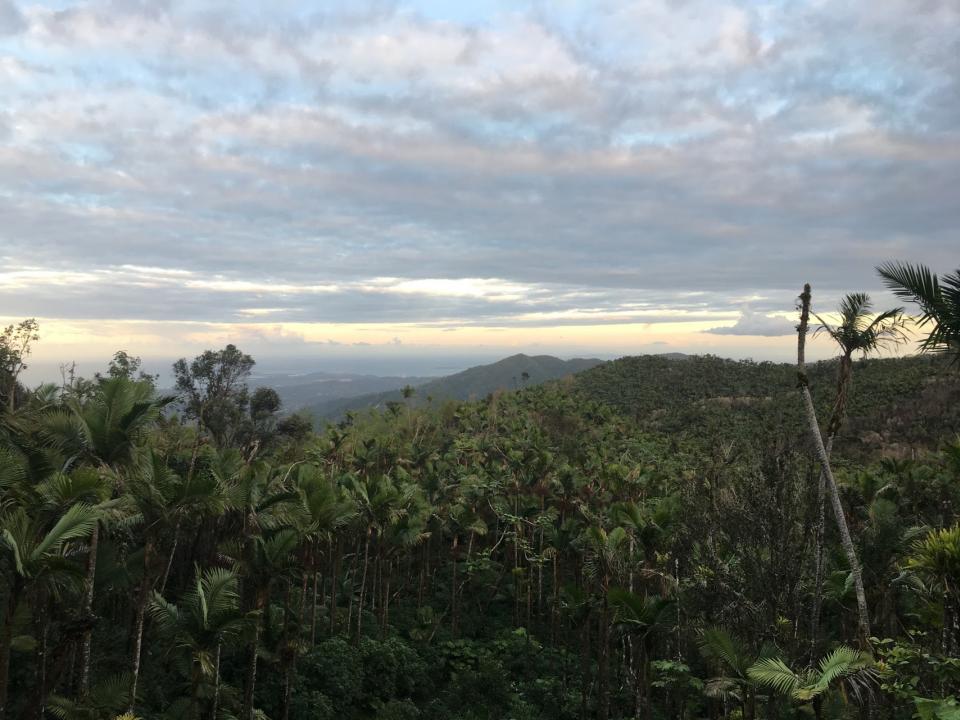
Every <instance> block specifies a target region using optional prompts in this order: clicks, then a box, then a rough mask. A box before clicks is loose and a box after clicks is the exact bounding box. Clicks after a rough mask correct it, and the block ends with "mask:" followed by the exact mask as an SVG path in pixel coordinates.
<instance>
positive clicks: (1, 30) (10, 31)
mask: <svg viewBox="0 0 960 720" xmlns="http://www.w3.org/2000/svg"><path fill="white" fill-rule="evenodd" d="M26 27H27V23H26V20H24V17H23V14H22V13H21V12H20V10H18V9H17V6H16V5H15V4H14V3H13V2H11V0H0V37H3V36H4V35H16V34H17V33H20V32H22V31H23V30H25V29H26Z"/></svg>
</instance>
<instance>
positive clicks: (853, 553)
mask: <svg viewBox="0 0 960 720" xmlns="http://www.w3.org/2000/svg"><path fill="white" fill-rule="evenodd" d="M800 302H801V309H800V325H798V326H797V337H798V341H797V385H798V387H799V388H800V395H801V397H802V398H803V405H804V408H805V410H806V413H807V424H808V426H809V427H808V429H809V431H810V436H811V438H812V439H813V443H814V449H815V450H816V453H817V459H818V460H819V461H820V467H821V469H822V471H823V474H824V477H825V478H826V481H827V490H828V491H829V493H830V503H831V505H833V513H834V516H835V517H836V521H837V529H838V530H839V531H840V544H841V545H842V546H843V551H844V553H846V556H847V562H848V564H849V565H850V574H851V575H852V576H853V586H854V590H855V591H856V595H857V615H858V635H859V638H858V639H859V641H860V646H861V647H862V648H864V649H869V648H870V616H869V612H868V610H867V596H866V594H865V593H864V590H863V575H862V573H861V571H860V562H859V560H858V559H857V550H856V547H855V546H854V544H853V540H852V539H851V537H850V529H849V528H848V527H847V519H846V516H845V515H844V511H843V504H842V503H841V502H840V493H839V491H838V490H837V483H836V480H835V479H834V477H833V470H832V469H831V467H830V457H829V456H828V454H827V449H826V447H825V446H824V444H823V436H822V435H821V434H820V425H819V423H818V422H817V411H816V408H815V407H814V406H813V398H812V397H811V396H810V387H809V382H808V380H807V373H806V363H805V359H804V348H805V343H806V337H807V325H808V323H809V321H810V285H804V287H803V294H801V295H800Z"/></svg>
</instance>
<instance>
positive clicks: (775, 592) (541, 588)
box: [0, 324, 960, 720]
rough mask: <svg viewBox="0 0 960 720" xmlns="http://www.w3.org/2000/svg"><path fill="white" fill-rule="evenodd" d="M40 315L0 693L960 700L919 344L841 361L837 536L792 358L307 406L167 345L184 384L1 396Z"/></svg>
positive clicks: (685, 707)
mask: <svg viewBox="0 0 960 720" xmlns="http://www.w3.org/2000/svg"><path fill="white" fill-rule="evenodd" d="M36 333H37V328H36V327H35V326H34V325H30V324H24V325H22V326H19V327H14V328H11V329H10V330H9V332H8V333H7V334H6V335H5V336H4V343H3V345H2V350H0V353H2V356H3V357H2V358H0V359H2V360H3V365H2V367H3V368H4V369H5V372H6V374H5V375H4V376H3V378H0V379H2V380H3V382H2V383H0V385H2V390H0V393H2V399H3V401H4V408H5V409H4V410H3V411H2V415H0V537H2V541H0V612H2V626H0V718H21V717H22V718H29V719H39V718H41V717H58V718H68V719H73V718H77V719H79V718H84V719H87V718H89V719H99V718H104V719H107V718H114V717H117V716H118V715H121V714H123V713H130V716H136V717H142V718H232V717H236V718H242V719H243V720H249V719H250V718H254V717H269V718H274V719H275V720H281V719H282V720H286V719H287V718H297V719H299V718H304V719H313V718H316V719H318V720H320V719H323V718H357V719H359V718H385V719H393V718H397V719H400V718H402V719H407V718H411V719H412V718H424V719H425V720H428V719H433V718H436V719H437V720H439V719H441V718H443V719H447V718H462V719H463V720H467V719H471V720H473V719H478V720H479V719H481V718H490V719H493V718H518V719H519V718H544V719H546V718H601V719H606V718H622V717H638V718H706V717H710V718H719V717H725V718H733V717H736V718H744V719H749V718H755V717H771V718H772V717H777V718H794V717H796V718H799V717H805V716H806V715H807V713H811V712H812V713H814V714H815V715H816V716H817V717H825V718H827V717H828V718H842V717H859V716H861V715H863V716H872V717H877V718H897V719H899V718H911V717H920V718H942V719H946V718H955V717H957V716H958V713H960V699H958V698H960V657H958V647H960V530H958V527H957V525H956V518H957V510H958V507H960V482H958V481H960V442H958V441H957V439H956V437H955V436H954V435H953V432H954V431H955V430H956V427H957V426H956V422H957V419H956V403H955V402H953V401H952V400H951V398H956V393H957V385H958V383H957V381H956V379H955V377H953V376H951V375H950V374H949V369H948V368H945V367H944V366H943V364H942V363H939V362H937V361H931V360H928V359H926V358H907V359H904V360H889V361H870V362H867V363H866V364H863V365H857V364H854V365H853V366H852V376H853V378H854V382H853V385H852V389H851V390H850V391H849V392H850V396H849V402H846V405H845V407H846V408H849V413H846V414H848V415H849V417H850V418H851V420H850V422H849V423H848V424H847V425H845V426H843V429H842V430H838V431H837V433H836V434H834V432H833V431H832V430H831V432H830V435H829V439H830V443H829V445H832V444H833V442H836V446H837V448H836V452H837V456H838V457H840V458H841V459H840V461H839V462H836V463H831V464H832V465H833V467H832V473H830V475H829V478H828V479H830V480H831V482H832V479H833V477H834V476H836V488H837V492H838V500H839V502H840V503H841V505H842V509H843V512H842V516H843V520H844V522H843V523H842V527H843V528H844V531H845V532H847V533H848V534H849V536H850V537H852V539H853V545H854V547H849V548H848V547H846V546H845V545H844V543H843V542H842V540H843V537H841V530H840V528H841V525H840V524H839V523H833V524H831V523H829V522H827V523H826V524H825V525H824V520H823V518H824V511H823V505H824V493H825V492H827V490H830V489H831V486H830V485H827V486H826V488H827V490H825V489H824V487H825V486H824V485H823V481H822V479H821V482H820V484H819V487H818V476H821V478H822V475H821V472H820V470H821V463H820V462H818V461H817V460H816V459H815V455H814V452H813V448H812V447H811V439H810V436H809V434H808V433H807V432H806V431H805V426H804V424H803V412H802V406H801V404H800V398H799V397H798V394H797V392H796V389H795V385H796V382H797V380H796V378H797V375H796V373H795V372H794V374H793V375H792V376H791V373H790V371H789V370H788V369H786V368H785V367H784V366H777V365H770V364H754V363H734V362H730V361H722V360H718V359H716V358H689V359H686V360H666V359H658V358H625V359H624V360H621V361H618V362H615V363H610V364H606V365H603V366H600V367H597V368H595V369H593V370H590V371H587V372H586V373H583V374H581V375H579V376H577V377H576V378H574V379H572V380H568V381H563V382H556V383H548V384H546V385H542V386H536V387H528V388H525V389H522V390H520V391H517V392H508V393H495V394H493V395H491V396H489V397H487V398H486V399H485V400H482V401H478V402H470V403H452V402H451V403H446V404H443V405H442V406H435V405H434V406H430V407H422V406H416V405H414V404H413V403H412V402H410V398H407V399H406V400H407V401H406V402H400V403H395V404H392V405H391V406H390V407H389V409H387V410H386V411H384V412H370V413H367V414H360V415H351V416H349V417H348V418H347V420H345V421H344V422H342V423H340V424H339V425H336V426H328V427H327V428H326V429H325V430H324V431H322V432H320V433H315V432H314V431H313V430H312V428H311V426H310V424H309V422H307V421H305V420H304V419H303V418H300V417H298V416H290V417H282V416H281V415H280V414H279V410H280V407H279V402H278V399H277V397H276V394H275V393H271V391H270V390H269V389H266V388H261V389H258V390H257V391H256V392H254V393H250V392H249V391H248V390H247V388H246V384H245V378H246V375H247V374H248V373H249V370H250V368H251V367H252V365H253V360H252V358H249V357H248V356H246V355H244V354H243V353H242V352H240V351H239V350H237V349H236V348H234V347H232V346H229V347H227V348H225V349H223V350H221V351H216V352H213V351H208V352H207V353H204V354H203V355H201V356H199V357H198V358H196V359H195V360H194V361H192V362H187V361H182V362H180V363H178V364H177V366H176V367H175V371H176V375H177V388H178V391H179V393H180V398H181V400H180V404H179V405H178V406H177V407H178V408H179V409H178V410H177V411H176V412H172V411H171V408H172V407H173V405H172V403H173V399H172V398H170V397H160V396H159V395H158V392H157V389H156V388H155V386H154V381H153V379H152V378H150V377H146V376H143V375H142V374H141V373H139V367H138V366H139V363H138V361H137V359H136V358H131V357H130V356H128V355H126V354H124V353H118V355H117V357H116V358H115V360H114V362H113V363H112V364H111V366H110V367H109V368H108V369H106V371H105V372H104V374H103V375H102V376H98V377H96V378H94V379H90V380H84V379H80V378H69V379H68V381H66V382H64V383H63V385H62V386H58V387H55V386H44V387H40V388H38V389H36V390H34V391H27V390H26V389H25V388H23V387H22V386H21V385H20V384H19V383H18V382H17V374H18V373H19V371H20V369H22V366H23V364H24V362H25V357H26V354H27V352H28V350H29V346H30V343H31V342H33V341H34V340H35V339H36ZM836 373H837V367H836V364H834V365H830V364H823V365H819V366H815V367H811V368H810V372H809V374H808V375H807V376H806V377H807V378H808V379H809V382H810V384H811V386H812V387H813V388H814V390H815V391H816V392H815V396H816V397H815V399H816V406H817V407H818V408H819V409H820V410H821V412H822V414H823V417H824V418H826V417H829V416H830V413H831V408H833V409H834V410H835V409H836V407H837V405H836V403H835V401H834V398H833V396H832V394H831V393H832V389H833V386H834V385H835V384H836ZM930 388H935V389H934V390H933V391H932V393H933V394H932V395H931V394H930V392H931V391H930ZM935 401H936V402H935ZM832 402H833V403H834V404H833V405H831V403H832ZM937 403H939V404H937ZM841 409H843V408H841ZM868 433H874V434H875V435H876V437H872V436H871V437H870V438H868V439H867V440H862V439H859V440H857V442H859V443H860V445H861V446H860V447H858V448H856V449H855V451H852V452H850V453H848V454H847V455H842V453H843V452H845V451H846V449H847V448H846V447H845V446H847V445H852V444H853V441H854V439H856V438H860V437H861V436H862V435H865V434H868ZM905 448H906V450H905ZM851 552H854V553H855V555H856V558H858V560H857V562H856V563H855V568H856V570H857V575H858V576H862V581H863V582H862V586H863V590H864V595H865V603H866V609H867V613H868V618H866V620H867V622H868V624H869V626H870V630H871V633H870V637H869V638H863V637H858V627H860V626H862V623H863V621H864V619H865V618H863V617H861V616H860V615H859V610H858V603H857V592H858V587H857V586H855V585H856V583H855V580H856V578H855V577H854V573H853V572H851V569H853V568H852V567H851V563H850V561H849V559H850V557H851V555H850V553H851Z"/></svg>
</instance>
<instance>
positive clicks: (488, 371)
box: [287, 353, 604, 420]
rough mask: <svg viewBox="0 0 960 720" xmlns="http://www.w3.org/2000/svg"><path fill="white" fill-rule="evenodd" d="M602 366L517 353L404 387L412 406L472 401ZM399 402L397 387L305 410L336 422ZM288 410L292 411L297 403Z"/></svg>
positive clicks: (589, 361) (587, 360)
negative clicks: (352, 413) (410, 392)
mask: <svg viewBox="0 0 960 720" xmlns="http://www.w3.org/2000/svg"><path fill="white" fill-rule="evenodd" d="M603 362H604V361H603V360H599V359H597V358H574V359H571V360H561V359H560V358H557V357H553V356H552V355H533V356H531V355H524V354H523V353H518V354H516V355H511V356H510V357H507V358H504V359H503V360H499V361H497V362H495V363H491V364H489V365H478V366H476V367H472V368H469V369H467V370H464V371H462V372H458V373H456V374H454V375H448V376H446V377H442V378H437V379H434V380H430V381H427V382H423V383H421V384H419V385H417V384H416V383H414V382H408V383H407V382H404V383H403V384H409V385H410V386H411V387H414V388H415V394H414V395H413V398H412V402H413V403H414V404H424V403H427V402H441V401H444V400H475V399H480V398H483V397H486V396H487V395H489V394H490V393H493V392H497V391H500V390H519V389H522V388H524V387H531V386H534V385H539V384H541V383H544V382H547V381H549V380H556V379H559V378H562V377H565V376H567V375H572V374H574V373H578V372H582V371H584V370H589V369H590V368H593V367H596V366H598V365H601V364H602V363H603ZM401 400H403V393H402V390H401V389H400V387H399V386H397V389H395V390H390V391H387V392H376V393H368V394H364V395H360V396H355V397H348V398H337V399H332V400H324V401H321V402H313V403H309V404H306V409H307V410H308V411H309V412H310V413H311V414H312V415H313V417H314V418H315V419H317V420H322V419H329V420H335V419H338V418H340V417H341V416H342V415H343V414H344V413H346V412H347V411H349V410H362V409H364V408H385V407H386V406H387V403H390V402H399V401H401ZM287 406H288V407H290V408H294V407H296V403H292V404H288V405H287Z"/></svg>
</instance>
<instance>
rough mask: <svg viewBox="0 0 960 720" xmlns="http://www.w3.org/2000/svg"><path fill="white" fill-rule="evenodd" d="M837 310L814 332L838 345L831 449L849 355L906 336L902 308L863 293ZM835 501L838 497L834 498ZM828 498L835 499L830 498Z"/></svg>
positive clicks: (819, 552)
mask: <svg viewBox="0 0 960 720" xmlns="http://www.w3.org/2000/svg"><path fill="white" fill-rule="evenodd" d="M837 314H838V315H839V322H838V323H837V324H835V325H831V324H830V323H828V322H826V321H825V320H824V319H823V318H821V317H820V316H819V315H817V314H816V313H813V315H814V317H816V318H817V320H819V321H820V327H819V328H817V330H816V332H815V333H814V335H817V334H820V333H823V334H826V335H828V336H829V337H830V338H831V339H832V340H833V341H834V342H835V343H836V344H837V345H838V347H839V348H840V365H839V368H838V370H837V393H836V397H835V398H834V403H833V411H832V412H831V414H830V421H829V422H828V423H827V439H826V452H827V456H829V455H830V454H831V453H832V452H833V443H834V440H835V439H836V436H837V434H838V433H839V432H840V427H841V426H842V425H843V420H844V417H845V415H846V411H847V402H848V400H849V395H850V386H851V383H852V380H853V356H854V355H855V354H861V355H862V356H864V357H866V356H867V355H869V354H871V353H873V352H876V351H877V350H880V349H881V348H883V347H886V346H888V345H896V344H898V343H901V342H903V341H904V340H906V335H905V333H904V330H903V328H904V319H903V308H899V307H898V308H893V309H891V310H886V311H885V312H882V313H878V314H874V313H873V302H872V301H871V300H870V296H869V295H867V294H866V293H851V294H850V295H847V296H845V297H844V298H843V300H841V301H840V307H839V308H838V312H837ZM826 485H827V482H826V473H825V472H824V470H823V469H822V468H821V470H820V482H819V485H818V488H817V500H818V506H819V519H818V522H817V532H816V550H815V553H816V555H815V557H816V572H815V580H814V587H815V590H814V602H813V610H812V614H811V623H810V624H811V633H810V634H811V641H812V643H813V644H814V645H815V644H816V643H817V639H818V636H819V625H820V608H821V605H822V602H823V563H824V556H823V534H824V525H825V518H826V512H825V510H826V508H825V503H824V496H825V493H826ZM837 501H839V499H838V500H837ZM831 502H835V501H834V500H833V498H831Z"/></svg>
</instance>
